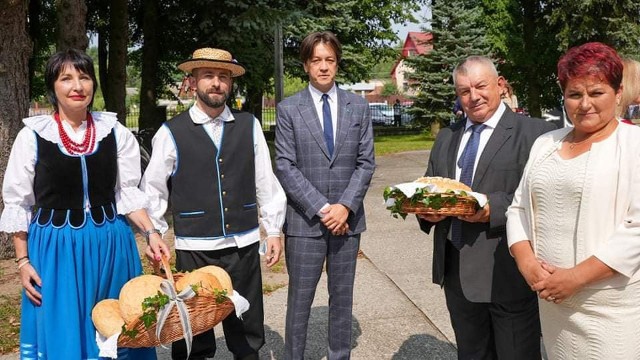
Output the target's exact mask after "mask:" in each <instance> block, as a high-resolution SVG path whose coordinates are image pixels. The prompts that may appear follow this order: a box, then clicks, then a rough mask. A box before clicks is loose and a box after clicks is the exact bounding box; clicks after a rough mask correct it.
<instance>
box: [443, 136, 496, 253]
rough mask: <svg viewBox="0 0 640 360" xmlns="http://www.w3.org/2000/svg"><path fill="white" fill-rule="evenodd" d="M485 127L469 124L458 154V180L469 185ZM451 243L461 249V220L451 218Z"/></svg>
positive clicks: (462, 242) (462, 243)
mask: <svg viewBox="0 0 640 360" xmlns="http://www.w3.org/2000/svg"><path fill="white" fill-rule="evenodd" d="M485 127H487V126H486V125H484V124H475V125H471V136H470V137H469V141H468V142H467V145H466V146H465V147H464V150H463V151H462V155H460V159H459V160H458V166H459V167H460V182H461V183H463V184H466V185H468V186H469V187H471V181H472V179H473V166H474V165H475V163H476V155H477V154H478V144H480V133H481V132H482V130H484V128H485ZM451 243H452V244H453V246H455V247H456V249H458V250H460V249H462V246H463V245H464V241H463V239H462V221H460V220H458V219H456V218H453V219H451Z"/></svg>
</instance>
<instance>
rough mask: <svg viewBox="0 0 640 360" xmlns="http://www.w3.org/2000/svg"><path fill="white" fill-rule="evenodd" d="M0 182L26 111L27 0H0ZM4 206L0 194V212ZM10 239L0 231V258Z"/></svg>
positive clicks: (7, 251) (6, 254)
mask: <svg viewBox="0 0 640 360" xmlns="http://www.w3.org/2000/svg"><path fill="white" fill-rule="evenodd" d="M0 29H2V31H1V32H0V183H2V182H3V181H4V172H5V170H6V168H7V160H8V159H9V154H10V152H11V146H12V145H13V140H14V139H15V137H16V135H17V134H18V131H19V130H20V128H21V127H22V123H21V119H22V118H24V117H26V116H27V115H28V113H29V112H28V111H29V57H30V56H31V51H32V45H31V40H30V39H29V36H28V34H27V2H26V1H20V0H2V1H0ZM3 208H4V203H3V201H2V194H1V193H0V212H1V211H2V209H3ZM11 249H12V245H11V242H10V241H9V239H8V238H7V236H6V235H5V234H0V258H8V257H11V256H13V251H12V250H11Z"/></svg>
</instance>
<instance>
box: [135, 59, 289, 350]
mask: <svg viewBox="0 0 640 360" xmlns="http://www.w3.org/2000/svg"><path fill="white" fill-rule="evenodd" d="M178 68H179V69H180V70H183V71H185V72H187V73H190V74H191V76H190V78H189V85H190V86H191V88H192V89H194V90H195V93H196V101H195V103H194V105H193V106H192V107H191V108H190V109H189V110H188V111H185V112H183V113H181V114H179V115H177V116H176V117H174V118H173V119H171V120H169V121H167V122H165V123H164V125H163V126H162V127H161V128H160V129H159V130H158V132H157V133H156V134H155V136H154V138H153V154H152V156H151V160H150V162H149V166H148V167H147V170H146V172H145V174H144V177H143V179H142V182H141V188H142V189H143V190H144V191H145V192H146V193H147V194H148V195H149V198H150V201H151V206H150V215H151V218H152V221H153V222H154V225H155V226H156V227H157V228H158V229H159V231H160V232H162V233H163V234H164V233H165V232H166V231H167V229H168V226H167V222H166V221H165V220H164V218H163V217H164V214H165V211H166V210H167V207H168V203H169V202H170V203H171V211H172V216H173V227H174V232H175V248H176V268H177V270H178V271H190V270H193V269H197V268H200V267H203V266H207V265H217V266H220V267H222V268H224V269H225V270H226V271H227V272H228V273H229V274H230V275H231V279H232V282H233V287H234V290H236V291H237V292H238V293H240V294H241V295H242V296H244V297H245V298H246V299H247V300H248V301H249V303H250V308H249V310H248V311H247V312H245V313H244V314H243V319H242V320H240V319H238V318H237V317H236V316H234V315H233V314H232V315H231V316H229V317H227V318H226V319H225V320H224V321H223V322H222V324H223V329H224V334H225V339H226V343H227V347H228V348H229V350H231V352H232V353H233V354H234V358H236V359H258V350H259V349H260V347H262V345H263V344H264V326H263V323H264V314H263V303H262V278H261V273H260V256H259V242H260V231H259V228H258V220H259V218H260V221H261V222H262V224H263V226H264V229H265V230H266V233H267V239H266V240H265V242H264V243H263V245H264V246H265V247H264V248H263V249H265V251H264V253H265V255H266V256H265V261H266V265H267V266H272V265H273V264H275V263H277V262H278V260H279V258H280V253H281V244H280V229H281V227H282V224H283V222H284V215H285V207H286V197H285V194H284V191H283V190H282V187H281V186H280V183H279V182H278V180H277V179H276V178H275V176H274V174H273V170H272V167H271V158H270V156H269V149H268V147H267V143H266V141H265V138H264V135H263V133H262V128H261V126H260V123H259V122H258V121H257V120H256V119H255V117H254V116H253V115H252V114H249V113H246V112H240V111H236V110H231V109H230V108H229V106H227V105H226V104H227V102H228V100H229V96H230V95H231V89H232V85H233V78H234V77H238V76H241V75H242V74H244V72H245V69H244V67H242V66H241V65H240V64H239V63H238V62H237V61H236V60H234V59H233V58H232V56H231V54H230V53H229V52H227V51H225V50H220V49H212V48H203V49H198V50H196V51H194V52H193V55H192V57H191V59H189V60H186V61H184V62H182V63H180V64H179V65H178ZM215 351H216V341H215V335H214V333H213V330H211V331H208V332H205V333H203V334H200V335H197V336H195V337H194V339H193V347H192V351H191V356H190V357H189V359H204V358H206V357H213V356H214V354H215ZM171 356H172V358H173V359H186V358H187V351H186V346H185V342H184V341H178V342H175V343H174V344H173V346H172V349H171Z"/></svg>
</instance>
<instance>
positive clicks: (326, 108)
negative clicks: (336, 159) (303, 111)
mask: <svg viewBox="0 0 640 360" xmlns="http://www.w3.org/2000/svg"><path fill="white" fill-rule="evenodd" d="M322 124H323V125H324V141H325V142H326V143H327V149H328V150H329V156H333V122H332V121H331V106H330V105H329V95H327V94H322Z"/></svg>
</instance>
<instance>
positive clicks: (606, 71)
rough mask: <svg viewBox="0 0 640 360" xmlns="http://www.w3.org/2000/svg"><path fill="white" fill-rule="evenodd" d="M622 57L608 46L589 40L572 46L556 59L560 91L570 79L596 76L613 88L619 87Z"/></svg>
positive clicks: (616, 89)
mask: <svg viewBox="0 0 640 360" xmlns="http://www.w3.org/2000/svg"><path fill="white" fill-rule="evenodd" d="M622 70H623V65H622V59H620V56H619V55H618V53H617V52H616V51H615V50H614V49H613V48H612V47H610V46H607V45H605V44H603V43H599V42H590V43H586V44H583V45H580V46H576V47H572V48H571V49H569V51H567V52H566V53H565V54H564V55H562V57H561V58H560V60H559V61H558V81H559V82H560V87H561V88H562V91H564V89H565V88H566V86H567V82H568V81H569V80H571V79H576V78H581V77H585V76H596V77H598V78H600V79H601V80H604V81H606V82H607V83H608V84H609V86H611V87H612V88H613V90H615V91H618V89H620V83H621V82H622Z"/></svg>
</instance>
